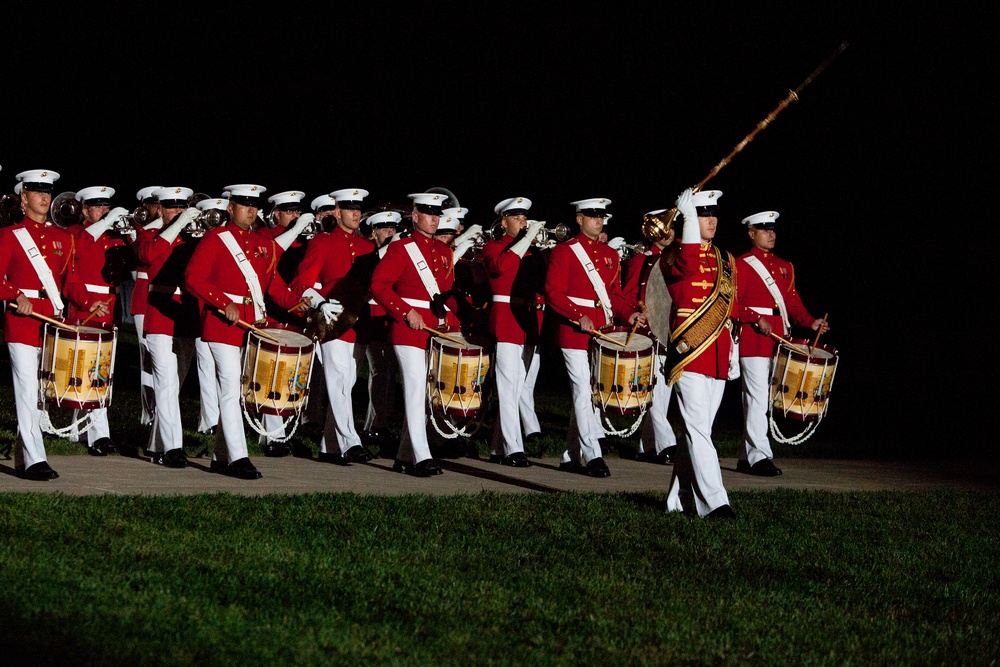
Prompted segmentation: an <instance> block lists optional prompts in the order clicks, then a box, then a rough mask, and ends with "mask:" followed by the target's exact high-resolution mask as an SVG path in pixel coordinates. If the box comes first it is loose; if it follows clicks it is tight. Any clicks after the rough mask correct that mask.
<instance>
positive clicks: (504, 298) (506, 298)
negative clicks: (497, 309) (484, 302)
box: [493, 294, 510, 303]
mask: <svg viewBox="0 0 1000 667" xmlns="http://www.w3.org/2000/svg"><path fill="white" fill-rule="evenodd" d="M493 303H510V295H509V294H494V295H493Z"/></svg>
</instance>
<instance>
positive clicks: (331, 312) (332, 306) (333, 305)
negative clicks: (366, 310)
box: [319, 299, 344, 324]
mask: <svg viewBox="0 0 1000 667" xmlns="http://www.w3.org/2000/svg"><path fill="white" fill-rule="evenodd" d="M319 312H320V313H322V315H323V317H324V318H326V323H327V324H333V323H334V322H336V321H337V318H338V317H340V314H341V313H342V312H344V307H343V306H342V305H340V302H339V301H337V300H336V299H330V300H329V301H325V302H323V303H321V304H320V306H319Z"/></svg>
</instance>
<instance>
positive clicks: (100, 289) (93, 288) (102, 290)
mask: <svg viewBox="0 0 1000 667" xmlns="http://www.w3.org/2000/svg"><path fill="white" fill-rule="evenodd" d="M83 286H84V287H86V288H87V291H88V292H93V293H94V294H111V293H112V292H114V293H115V294H117V293H118V288H117V287H108V286H107V285H88V284H86V283H84V284H83Z"/></svg>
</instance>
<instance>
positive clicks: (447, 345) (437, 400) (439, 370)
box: [427, 332, 490, 417]
mask: <svg viewBox="0 0 1000 667" xmlns="http://www.w3.org/2000/svg"><path fill="white" fill-rule="evenodd" d="M448 336H449V338H454V339H456V340H458V341H461V344H458V343H455V342H454V341H450V340H448V339H447V338H441V337H440V336H434V337H433V338H431V348H430V352H429V354H430V360H429V363H428V368H429V370H430V373H429V377H428V387H427V391H428V393H429V395H430V398H431V405H432V406H433V407H434V408H435V409H437V410H440V411H442V412H444V413H445V414H446V415H452V416H455V417H475V416H477V415H478V414H479V410H480V408H482V402H483V385H484V384H485V383H486V374H487V373H488V372H489V370H490V355H489V353H488V352H487V351H486V350H485V349H484V348H483V347H482V346H481V345H476V344H474V343H471V342H469V341H468V340H466V338H465V336H463V335H462V334H461V333H457V332H455V333H452V332H448Z"/></svg>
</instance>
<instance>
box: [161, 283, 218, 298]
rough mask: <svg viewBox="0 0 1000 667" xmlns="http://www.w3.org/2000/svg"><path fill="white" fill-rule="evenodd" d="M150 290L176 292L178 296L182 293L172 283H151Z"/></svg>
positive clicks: (167, 292) (164, 292)
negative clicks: (172, 286)
mask: <svg viewBox="0 0 1000 667" xmlns="http://www.w3.org/2000/svg"><path fill="white" fill-rule="evenodd" d="M149 291H150V292H158V293H160V294H176V295H178V296H180V295H181V294H182V292H181V288H180V287H174V288H171V287H170V285H150V286H149ZM227 296H228V295H227Z"/></svg>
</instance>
